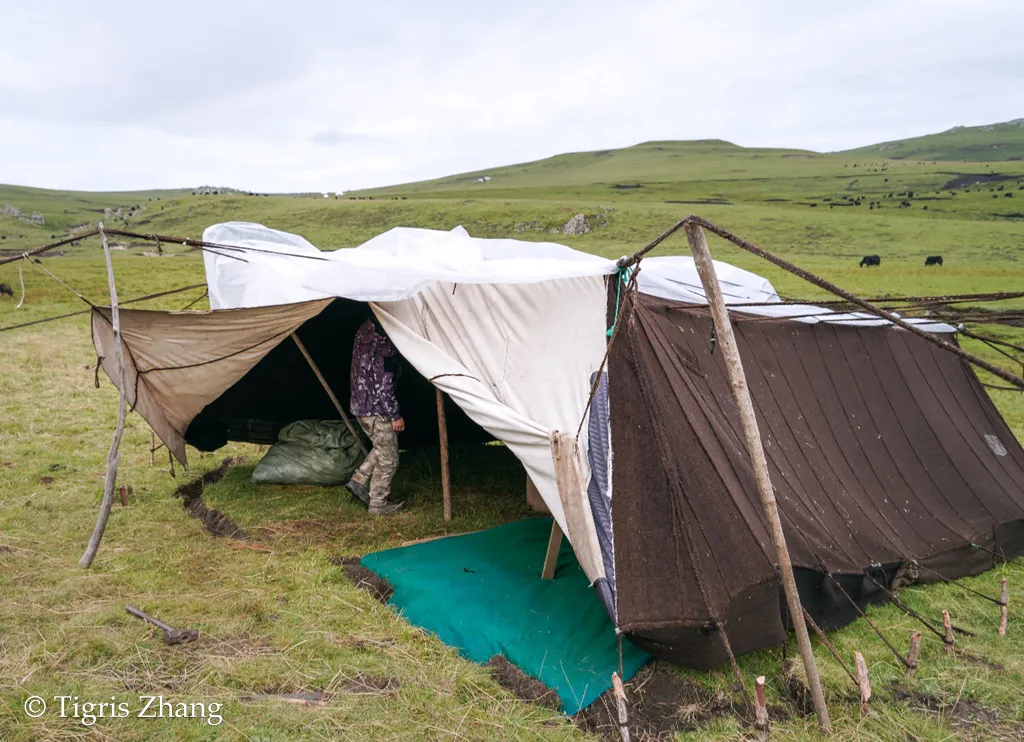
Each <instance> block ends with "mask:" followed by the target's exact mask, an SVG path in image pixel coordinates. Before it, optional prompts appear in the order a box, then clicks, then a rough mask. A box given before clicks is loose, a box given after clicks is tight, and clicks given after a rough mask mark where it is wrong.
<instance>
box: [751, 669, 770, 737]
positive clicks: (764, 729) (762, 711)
mask: <svg viewBox="0 0 1024 742" xmlns="http://www.w3.org/2000/svg"><path fill="white" fill-rule="evenodd" d="M754 698H755V699H756V701H757V706H756V707H755V708H754V729H756V730H757V739H758V740H759V742H765V741H766V740H767V739H768V706H767V704H766V703H765V700H764V675H759V676H758V678H757V680H756V681H755V682H754Z"/></svg>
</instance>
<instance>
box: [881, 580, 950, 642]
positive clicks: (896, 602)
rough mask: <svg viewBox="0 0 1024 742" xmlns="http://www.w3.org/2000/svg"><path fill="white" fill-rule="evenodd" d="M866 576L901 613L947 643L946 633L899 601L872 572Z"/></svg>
mask: <svg viewBox="0 0 1024 742" xmlns="http://www.w3.org/2000/svg"><path fill="white" fill-rule="evenodd" d="M864 574H865V576H867V578H868V579H869V580H871V581H872V582H873V583H875V585H877V586H878V587H879V588H880V589H881V590H882V592H884V593H885V594H886V595H888V596H889V600H890V601H892V604H893V605H894V606H896V607H897V608H899V609H900V610H901V611H904V612H905V613H907V614H908V615H909V616H910V617H911V618H915V619H917V620H918V621H920V622H921V625H922V626H924V627H925V628H926V629H928V630H929V631H931V632H932V633H933V634H935V636H937V637H939V639H941V640H942V642H943V643H945V642H946V633H945V632H944V631H940V630H939V629H938V628H936V626H935V625H934V624H933V623H931V622H930V621H929V620H928V619H926V618H925V617H924V616H922V615H921V614H920V613H918V612H917V611H915V610H914V609H913V608H911V607H910V606H909V605H907V604H906V603H904V602H903V601H901V600H900V599H899V597H897V595H896V593H894V592H893V591H892V590H890V589H889V588H887V587H886V586H885V585H883V584H882V583H881V582H879V581H878V580H876V579H875V578H874V577H872V576H871V573H870V572H865V573H864Z"/></svg>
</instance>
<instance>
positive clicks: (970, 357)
mask: <svg viewBox="0 0 1024 742" xmlns="http://www.w3.org/2000/svg"><path fill="white" fill-rule="evenodd" d="M687 224H692V225H696V226H699V227H701V228H702V229H706V230H708V231H709V232H712V233H713V234H716V235H718V236H719V237H721V238H722V239H724V240H728V241H729V242H731V243H732V244H734V245H736V246H737V247H739V248H742V249H743V250H746V251H747V252H749V253H752V254H754V255H756V256H758V257H759V258H762V259H764V260H767V261H768V262H769V263H772V264H773V265H775V266H778V267H779V268H782V269H783V270H785V271H788V272H790V273H792V274H793V275H795V276H799V277H800V278H802V279H804V280H805V281H807V282H809V283H811V284H813V285H815V286H817V287H818V288H820V289H824V290H825V291H828V292H829V293H831V294H834V295H836V296H838V297H840V298H843V299H846V300H847V301H849V302H850V303H851V304H855V305H856V306H858V307H860V308H861V309H863V310H865V311H867V312H870V313H871V314H874V315H877V316H879V317H881V318H882V319H887V320H889V321H890V322H891V323H892V324H894V325H896V326H898V327H902V328H903V329H904V330H907V331H908V332H911V333H913V334H914V335H917V336H918V337H921V338H924V339H925V340H926V341H928V342H929V343H931V344H932V345H935V346H938V347H939V348H942V349H943V350H945V351H948V352H950V353H952V354H953V355H955V356H957V357H958V358H962V359H963V360H965V361H968V362H970V363H973V364H974V365H975V366H978V367H979V368H983V369H985V370H986V371H988V372H989V373H991V374H993V375H995V376H998V377H999V378H1001V379H1002V380H1003V381H1008V382H1010V383H1011V384H1013V385H1014V386H1018V387H1020V388H1022V389H1024V377H1020V376H1017V375H1016V374H1013V373H1011V372H1009V371H1007V370H1006V369H1004V368H1001V367H999V366H996V365H995V364H993V363H989V362H988V361H986V360H985V359H984V358H980V357H979V356H976V355H974V354H973V353H968V352H967V351H965V350H964V349H963V348H960V347H959V346H957V345H954V344H953V343H950V342H948V341H946V340H943V339H942V338H939V337H937V336H935V335H934V334H933V333H928V332H925V331H924V330H921V329H920V328H918V327H915V326H914V325H913V324H911V323H909V322H907V321H906V320H904V319H903V318H902V317H899V316H897V315H895V314H893V313H892V312H889V311H887V310H885V309H883V308H881V307H879V306H876V305H875V304H872V303H871V302H868V301H865V300H864V299H861V298H860V297H858V296H856V295H855V294H852V293H850V292H849V291H846V290H845V289H842V288H840V287H839V286H837V285H836V284H834V283H832V282H831V281H826V280H825V279H824V278H821V277H820V276H816V275H815V274H813V273H811V272H810V271H807V270H804V269H803V268H800V267H799V266H797V265H794V264H793V263H790V262H789V261H788V260H783V259H782V258H780V257H778V256H776V255H773V254H772V253H770V252H768V251H767V250H764V249H762V248H760V247H758V246H757V245H755V244H753V243H752V242H748V241H747V240H744V239H743V238H741V237H737V236H736V235H734V234H733V233H732V232H730V231H728V230H727V229H723V228H722V227H719V226H718V225H717V224H715V223H713V222H710V221H708V220H707V219H704V218H703V217H700V216H697V215H696V214H690V215H689V216H687V217H684V218H683V219H681V220H679V222H677V223H676V224H675V225H673V226H672V227H671V228H670V229H669V230H667V231H666V232H664V233H663V234H662V235H660V236H659V237H657V238H655V239H654V240H652V241H651V242H650V243H648V244H647V245H646V246H645V247H644V248H642V249H641V250H639V251H637V252H636V253H634V254H633V255H632V256H631V257H624V258H620V259H619V261H618V265H619V266H620V267H623V266H630V265H635V264H636V263H638V262H639V261H640V260H641V259H642V258H643V256H644V255H645V254H646V253H647V252H649V251H650V250H652V249H653V248H654V247H656V246H657V245H658V244H659V243H660V242H661V241H662V240H664V239H666V238H667V237H669V236H670V235H672V234H674V233H675V232H677V231H678V230H680V229H682V228H683V227H684V226H686V225H687Z"/></svg>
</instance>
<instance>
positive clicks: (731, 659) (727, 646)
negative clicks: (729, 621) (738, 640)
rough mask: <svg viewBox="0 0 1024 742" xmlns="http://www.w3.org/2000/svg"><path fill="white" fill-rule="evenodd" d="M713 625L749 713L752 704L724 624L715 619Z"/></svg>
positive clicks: (747, 720) (752, 706)
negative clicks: (727, 656)
mask: <svg viewBox="0 0 1024 742" xmlns="http://www.w3.org/2000/svg"><path fill="white" fill-rule="evenodd" d="M713 623H714V625H715V628H717V629H718V630H719V631H720V632H721V633H722V644H723V645H724V646H725V653H726V654H727V655H729V664H730V665H732V671H733V674H735V675H736V680H737V682H738V683H739V684H740V690H741V691H742V692H743V702H744V703H745V704H746V711H747V713H750V712H751V711H753V709H754V702H753V700H752V699H751V697H750V691H748V690H747V684H746V683H745V682H744V681H743V673H742V672H741V671H740V665H739V663H738V662H737V661H736V655H734V654H733V653H732V644H730V643H729V635H728V634H727V633H726V631H725V623H724V622H722V621H719V620H718V619H717V618H716V619H714V621H713ZM744 721H746V722H748V723H750V719H744Z"/></svg>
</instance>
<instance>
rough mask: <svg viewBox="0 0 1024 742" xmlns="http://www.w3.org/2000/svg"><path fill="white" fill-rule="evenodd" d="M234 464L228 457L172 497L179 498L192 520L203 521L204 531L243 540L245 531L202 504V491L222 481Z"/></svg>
mask: <svg viewBox="0 0 1024 742" xmlns="http://www.w3.org/2000/svg"><path fill="white" fill-rule="evenodd" d="M235 463H237V462H236V460H235V459H234V458H232V457H230V456H229V457H228V458H226V459H224V461H222V462H221V464H220V466H218V467H217V468H216V469H214V470H213V471H209V472H207V473H206V474H204V475H203V476H201V477H199V478H198V479H193V480H192V481H191V482H188V483H187V484H183V485H181V486H180V487H179V488H178V489H177V490H176V491H175V493H174V496H175V497H180V498H181V504H182V506H183V507H184V508H185V511H186V512H187V513H188V514H189V515H191V516H192V517H193V518H198V519H199V520H201V521H203V524H204V525H205V526H206V530H207V531H209V532H210V533H212V534H213V535H214V536H222V537H226V538H237V539H244V538H246V535H245V531H243V530H242V528H241V527H240V526H238V525H236V524H235V523H234V522H233V521H232V520H231V519H230V518H228V517H227V516H226V515H224V513H221V512H218V511H217V510H213V509H212V508H209V507H207V506H206V503H205V502H203V489H204V488H205V487H206V486H207V485H210V484H214V483H215V482H219V481H220V480H221V479H223V478H224V475H225V474H227V471H228V469H230V468H231V465H232V464H235Z"/></svg>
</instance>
